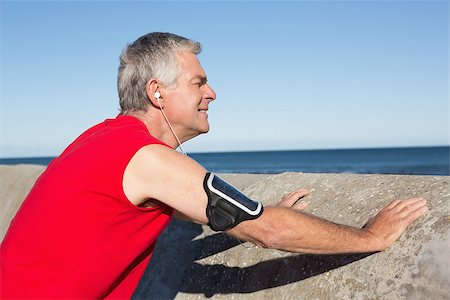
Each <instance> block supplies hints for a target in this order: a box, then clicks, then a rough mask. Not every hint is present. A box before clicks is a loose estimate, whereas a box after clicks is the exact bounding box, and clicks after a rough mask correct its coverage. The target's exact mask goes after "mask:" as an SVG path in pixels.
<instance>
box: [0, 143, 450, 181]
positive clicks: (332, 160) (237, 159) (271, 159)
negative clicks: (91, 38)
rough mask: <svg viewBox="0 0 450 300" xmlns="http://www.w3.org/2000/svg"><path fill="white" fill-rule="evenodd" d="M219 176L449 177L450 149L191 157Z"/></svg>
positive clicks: (42, 160) (30, 160)
mask: <svg viewBox="0 0 450 300" xmlns="http://www.w3.org/2000/svg"><path fill="white" fill-rule="evenodd" d="M189 156H190V157H191V158H193V159H194V160H196V161H197V162H199V163H200V164H201V165H203V166H204V167H205V168H206V169H207V170H209V171H211V172H217V173H256V174H277V173H282V172H303V173H354V174H407V175H449V173H450V163H449V160H450V147H415V148H377V149H340V150H288V151H253V152H215V153H189ZM52 159H54V157H27V158H0V164H24V163H25V164H39V165H48V164H49V163H50V162H51V161H52Z"/></svg>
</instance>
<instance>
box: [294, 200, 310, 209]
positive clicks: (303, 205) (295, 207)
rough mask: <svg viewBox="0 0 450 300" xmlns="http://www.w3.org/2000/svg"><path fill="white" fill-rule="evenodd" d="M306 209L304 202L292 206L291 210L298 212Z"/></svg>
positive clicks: (306, 204) (306, 205)
mask: <svg viewBox="0 0 450 300" xmlns="http://www.w3.org/2000/svg"><path fill="white" fill-rule="evenodd" d="M307 207H308V203H306V202H298V203H295V204H294V205H293V206H292V208H293V209H296V210H300V211H302V210H304V209H305V208H307Z"/></svg>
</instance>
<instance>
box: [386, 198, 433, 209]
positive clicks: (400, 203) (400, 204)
mask: <svg viewBox="0 0 450 300" xmlns="http://www.w3.org/2000/svg"><path fill="white" fill-rule="evenodd" d="M423 200H424V199H423V198H421V197H419V198H409V199H403V200H400V199H399V200H394V201H392V202H391V203H389V204H388V205H387V206H386V208H388V209H396V210H402V209H403V208H405V207H406V206H409V205H414V204H415V203H417V202H421V201H423Z"/></svg>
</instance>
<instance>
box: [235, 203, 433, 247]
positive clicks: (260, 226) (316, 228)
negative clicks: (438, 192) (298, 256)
mask: <svg viewBox="0 0 450 300" xmlns="http://www.w3.org/2000/svg"><path fill="white" fill-rule="evenodd" d="M425 211H426V201H425V200H424V199H422V198H411V199H406V200H395V201H393V202H391V203H390V204H389V205H387V206H386V207H385V208H383V209H382V210H381V211H380V212H379V213H378V214H377V215H376V216H375V217H374V218H373V219H372V220H371V221H369V222H368V223H367V225H366V226H365V227H364V228H362V229H357V228H353V227H348V226H344V225H339V224H335V223H332V222H329V221H327V220H324V219H320V218H318V217H315V216H311V215H308V214H305V213H302V212H299V211H298V210H295V209H292V208H287V207H266V208H265V210H264V213H263V215H262V216H261V217H260V218H259V219H256V220H252V221H248V222H243V223H241V224H239V225H238V226H236V227H235V228H233V229H231V230H229V231H228V232H229V234H231V235H233V236H235V237H237V238H239V239H243V240H248V241H252V242H254V243H256V244H260V245H262V246H266V247H270V248H276V249H280V250H285V251H291V252H300V253H316V254H326V253H362V252H374V251H382V250H385V249H386V248H387V247H389V246H390V245H391V244H392V243H393V242H394V241H395V240H397V239H398V238H399V237H400V235H401V234H402V232H403V231H404V230H405V229H406V228H407V227H408V226H409V225H410V224H411V223H412V222H413V221H414V220H416V219H417V218H418V217H420V216H421V215H423V214H424V213H425ZM264 236H266V237H265V238H264Z"/></svg>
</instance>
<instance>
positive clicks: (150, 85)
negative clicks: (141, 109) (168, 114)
mask: <svg viewBox="0 0 450 300" xmlns="http://www.w3.org/2000/svg"><path fill="white" fill-rule="evenodd" d="M145 92H146V93H147V97H148V100H150V102H151V103H152V105H153V106H154V107H156V108H163V107H164V101H163V99H162V96H160V97H159V101H158V99H157V98H156V97H155V93H156V92H158V93H160V95H161V90H160V89H159V84H158V81H157V80H156V79H153V78H152V79H150V80H149V81H147V84H146V85H145Z"/></svg>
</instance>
